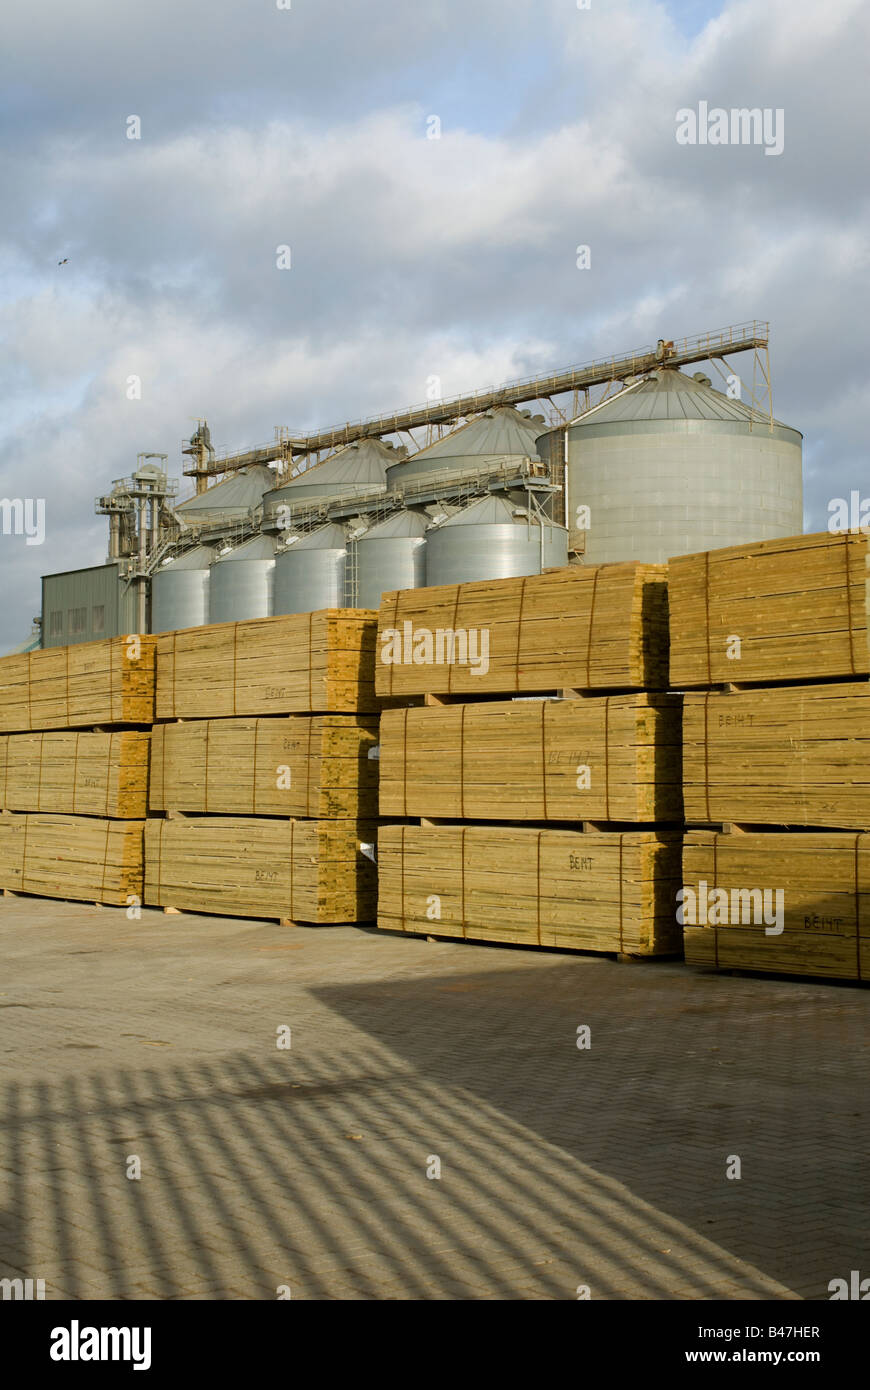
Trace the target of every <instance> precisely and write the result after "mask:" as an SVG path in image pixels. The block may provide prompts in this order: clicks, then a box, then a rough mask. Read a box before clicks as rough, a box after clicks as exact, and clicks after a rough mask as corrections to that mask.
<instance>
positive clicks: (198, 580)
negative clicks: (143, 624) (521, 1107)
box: [151, 545, 215, 632]
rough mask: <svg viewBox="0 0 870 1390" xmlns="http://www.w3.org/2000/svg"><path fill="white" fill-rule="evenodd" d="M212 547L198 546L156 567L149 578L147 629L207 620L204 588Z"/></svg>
mask: <svg viewBox="0 0 870 1390" xmlns="http://www.w3.org/2000/svg"><path fill="white" fill-rule="evenodd" d="M214 558H215V553H214V550H213V549H212V548H211V546H208V545H198V546H196V547H195V549H193V550H188V551H187V553H186V554H184V555H179V556H178V558H177V559H175V560H170V561H169V563H168V564H166V565H163V566H162V567H161V568H160V569H159V570H157V571H156V572H155V574H154V576H153V578H152V580H151V631H152V632H172V631H173V630H174V629H175V628H181V627H201V626H202V625H203V623H207V622H208V588H209V576H210V573H211V568H210V567H211V564H212V561H213V560H214Z"/></svg>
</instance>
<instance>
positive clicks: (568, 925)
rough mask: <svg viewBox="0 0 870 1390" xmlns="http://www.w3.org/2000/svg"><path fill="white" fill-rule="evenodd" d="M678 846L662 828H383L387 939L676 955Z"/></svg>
mask: <svg viewBox="0 0 870 1390" xmlns="http://www.w3.org/2000/svg"><path fill="white" fill-rule="evenodd" d="M680 840H681V837H680V835H679V834H676V833H672V832H671V833H669V832H666V831H643V830H641V831H629V832H626V833H618V832H614V833H608V832H604V831H602V832H598V833H595V834H584V833H583V832H582V831H576V830H563V829H559V830H556V829H553V830H531V829H528V828H527V827H516V826H505V825H499V826H491V825H487V826H477V825H465V826H460V825H451V826H448V825H440V826H417V825H382V826H381V831H380V837H379V855H378V858H379V898H378V925H379V926H380V927H382V928H384V929H385V930H392V931H404V932H416V933H425V934H426V935H428V936H446V937H461V938H466V939H469V940H477V941H507V942H516V943H520V944H522V945H528V946H556V947H561V948H562V949H563V950H564V949H570V950H592V951H617V952H619V953H620V954H625V955H637V956H654V955H671V954H673V953H676V952H679V950H680V930H679V927H678V926H677V924H676V921H675V917H674V900H675V893H676V890H677V887H678V884H679V874H680Z"/></svg>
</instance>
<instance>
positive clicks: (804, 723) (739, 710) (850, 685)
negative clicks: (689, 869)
mask: <svg viewBox="0 0 870 1390" xmlns="http://www.w3.org/2000/svg"><path fill="white" fill-rule="evenodd" d="M683 774H684V786H685V807H686V819H687V820H688V821H690V822H694V823H695V824H698V823H709V822H725V821H736V822H747V823H749V824H755V825H782V826H787V825H790V826H796V827H800V826H818V827H825V826H830V827H842V828H844V829H845V828H849V827H854V828H855V829H858V830H862V829H866V828H868V827H870V682H867V681H845V682H838V683H833V684H830V685H795V686H781V687H772V688H764V687H760V688H756V689H753V690H741V691H733V692H729V693H727V694H725V693H720V692H711V693H709V694H704V695H701V694H687V695H686V696H685V700H684V714H683Z"/></svg>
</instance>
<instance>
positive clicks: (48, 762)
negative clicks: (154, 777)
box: [0, 729, 151, 820]
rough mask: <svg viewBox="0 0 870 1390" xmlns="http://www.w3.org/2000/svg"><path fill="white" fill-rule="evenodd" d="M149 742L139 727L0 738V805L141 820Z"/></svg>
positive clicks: (146, 787) (25, 809)
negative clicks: (112, 731)
mask: <svg viewBox="0 0 870 1390" xmlns="http://www.w3.org/2000/svg"><path fill="white" fill-rule="evenodd" d="M150 741H151V740H150V734H148V733H146V732H144V731H143V730H139V729H136V730H132V729H124V730H118V731H117V732H115V733H89V732H83V731H81V730H69V731H63V732H54V731H42V732H40V733H29V734H6V735H3V736H0V807H2V808H3V809H6V810H11V811H54V812H58V813H64V814H69V815H77V814H78V815H91V816H109V817H119V818H122V819H126V820H143V819H144V818H145V815H146V814H147V809H148V753H149V745H150Z"/></svg>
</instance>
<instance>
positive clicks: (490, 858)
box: [377, 564, 682, 956]
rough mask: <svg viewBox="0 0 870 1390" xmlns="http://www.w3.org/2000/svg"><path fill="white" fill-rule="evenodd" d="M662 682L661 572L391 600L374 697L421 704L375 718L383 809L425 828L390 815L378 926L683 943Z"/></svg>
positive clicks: (516, 938) (615, 571) (674, 750)
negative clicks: (508, 696) (677, 918)
mask: <svg viewBox="0 0 870 1390" xmlns="http://www.w3.org/2000/svg"><path fill="white" fill-rule="evenodd" d="M666 681H667V572H666V568H665V567H664V566H659V565H638V564H620V565H602V566H598V567H596V568H589V569H583V568H568V569H565V570H556V571H552V572H549V573H547V574H542V575H532V576H529V577H528V578H526V579H505V580H497V581H492V582H486V583H473V584H460V585H447V586H443V587H438V588H431V589H416V590H408V591H402V592H400V593H397V594H396V593H394V594H385V595H384V599H383V602H382V605H381V615H380V631H379V655H378V671H377V689H378V691H379V693H380V694H381V695H383V696H384V697H385V698H386V697H392V698H393V699H395V698H396V697H397V696H404V698H405V700H406V701H408V702H409V704H410V703H411V702H412V701H415V700H416V699H418V698H419V697H421V696H422V697H423V699H424V701H425V704H424V705H423V707H409V708H404V709H390V710H385V711H384V713H383V714H382V716H381V745H380V765H381V793H380V811H381V817H382V818H384V817H391V816H395V817H401V818H408V817H412V816H413V817H419V818H420V821H419V823H417V824H392V825H385V824H383V823H382V826H381V831H380V835H379V841H378V860H379V899H378V925H379V926H380V927H381V928H383V929H384V930H394V931H396V930H397V931H405V932H416V933H426V934H428V935H433V936H448V937H456V938H470V939H478V940H489V941H504V942H517V943H522V944H526V945H531V946H557V947H561V948H563V949H565V948H567V949H579V950H597V951H610V952H617V953H618V954H620V955H636V956H647V955H670V954H673V953H674V952H676V951H678V950H679V948H680V933H679V929H678V927H677V925H676V921H675V916H674V908H673V903H674V893H675V891H676V887H677V883H678V878H679V862H680V861H679V856H680V832H679V830H677V829H675V828H674V827H677V826H679V825H680V824H681V818H682V797H681V766H680V763H681V741H680V723H679V719H680V700H679V697H675V696H671V695H668V694H665V693H661V692H660V691H659V689H658V688H659V687H660V686H663V685H664V684H666ZM554 689H555V690H557V691H561V692H562V693H561V695H559V696H558V697H557V698H553V697H552V694H551V692H553V690H554ZM603 690H609V691H612V692H614V693H612V694H608V695H604V694H600V693H598V692H601V691H603ZM517 692H522V694H521V695H519V694H517ZM532 692H535V697H534V698H530V695H531V693H532ZM496 694H500V695H502V696H503V695H505V694H514V698H513V699H504V698H501V699H497V698H493V696H494V695H496ZM474 696H478V697H480V700H479V702H478V703H475V702H474V699H473V697H474ZM487 697H489V698H487ZM565 697H567V698H565ZM457 700H458V701H460V702H457V703H453V701H457ZM470 821H471V822H473V821H487V822H489V824H486V825H479V824H468V822H470ZM496 821H501V822H502V823H501V824H495V823H494V822H496ZM449 822H458V823H454V824H451V823H449ZM530 822H531V823H532V824H531V825H530V824H529V823H530ZM641 827H643V828H641Z"/></svg>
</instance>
